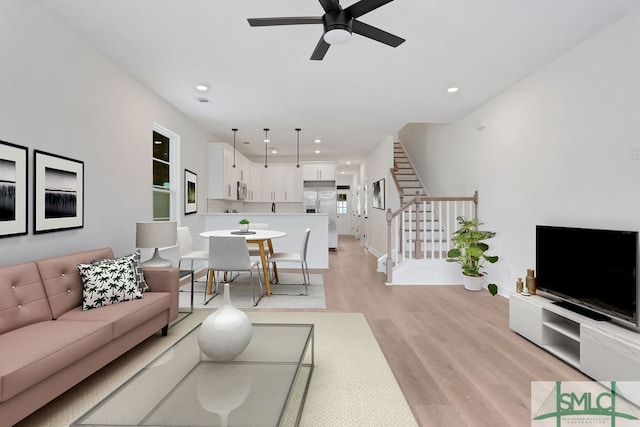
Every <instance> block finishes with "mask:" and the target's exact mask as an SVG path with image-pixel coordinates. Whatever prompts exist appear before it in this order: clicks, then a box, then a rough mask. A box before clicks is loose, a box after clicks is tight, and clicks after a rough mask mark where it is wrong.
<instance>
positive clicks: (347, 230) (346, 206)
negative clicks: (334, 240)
mask: <svg viewBox="0 0 640 427" xmlns="http://www.w3.org/2000/svg"><path fill="white" fill-rule="evenodd" d="M345 187H346V188H345ZM336 214H337V220H338V234H348V235H353V233H352V232H351V206H350V201H349V186H348V185H338V187H337V192H336Z"/></svg>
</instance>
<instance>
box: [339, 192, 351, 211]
mask: <svg viewBox="0 0 640 427" xmlns="http://www.w3.org/2000/svg"><path fill="white" fill-rule="evenodd" d="M336 207H337V210H336V212H337V214H338V215H346V214H347V213H348V212H347V209H348V207H349V205H348V204H347V195H346V194H337V196H336Z"/></svg>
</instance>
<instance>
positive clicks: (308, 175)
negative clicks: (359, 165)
mask: <svg viewBox="0 0 640 427" xmlns="http://www.w3.org/2000/svg"><path fill="white" fill-rule="evenodd" d="M302 179H303V180H304V181H335V180H336V165H335V163H305V164H304V165H302Z"/></svg>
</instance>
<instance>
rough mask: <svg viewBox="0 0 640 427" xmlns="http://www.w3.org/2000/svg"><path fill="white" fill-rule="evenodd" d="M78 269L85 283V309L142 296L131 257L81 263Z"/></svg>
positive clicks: (83, 302) (83, 294)
mask: <svg viewBox="0 0 640 427" xmlns="http://www.w3.org/2000/svg"><path fill="white" fill-rule="evenodd" d="M78 270H79V271H80V277H81V278H82V283H83V284H84V287H83V290H82V309H83V310H90V309H92V308H97V307H102V306H105V305H110V304H116V303H119V302H122V301H129V300H134V299H140V298H142V293H141V292H140V289H139V288H138V284H137V282H136V279H135V274H134V267H133V262H132V261H131V260H130V259H124V258H119V259H116V260H112V262H101V263H97V264H79V265H78Z"/></svg>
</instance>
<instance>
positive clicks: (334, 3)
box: [319, 0, 342, 12]
mask: <svg viewBox="0 0 640 427" xmlns="http://www.w3.org/2000/svg"><path fill="white" fill-rule="evenodd" d="M319 1H320V4H321V5H322V8H323V9H324V11H325V12H332V11H335V10H342V7H340V3H338V0H319Z"/></svg>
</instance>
